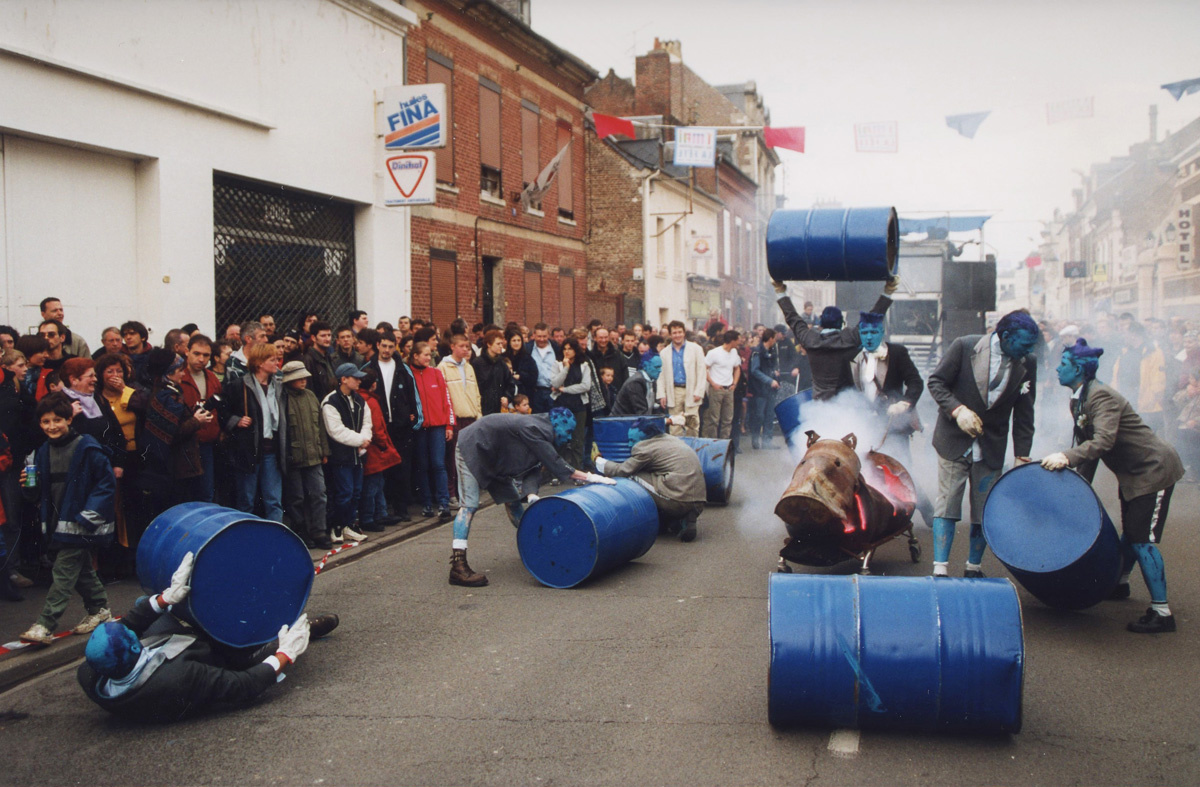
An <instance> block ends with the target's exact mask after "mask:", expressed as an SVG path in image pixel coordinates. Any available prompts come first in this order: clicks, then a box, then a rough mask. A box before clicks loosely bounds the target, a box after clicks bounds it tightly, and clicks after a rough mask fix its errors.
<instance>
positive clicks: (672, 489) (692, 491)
mask: <svg viewBox="0 0 1200 787" xmlns="http://www.w3.org/2000/svg"><path fill="white" fill-rule="evenodd" d="M604 474H605V475H608V476H614V477H616V478H630V477H633V476H637V477H638V478H641V479H643V480H644V481H646V483H648V484H650V485H651V486H652V487H653V488H654V493H655V494H656V495H659V496H660V497H665V498H666V499H667V500H674V501H676V502H679V503H703V502H704V501H705V500H707V499H708V490H707V487H706V486H705V485H704V468H702V467H701V466H700V458H699V457H698V456H696V452H695V450H693V449H692V448H691V447H689V446H688V444H687V443H685V442H683V441H682V440H680V439H679V438H678V437H675V436H674V435H669V434H661V435H655V436H654V437H648V438H646V439H645V440H643V441H641V442H640V443H637V444H636V445H634V446H633V450H632V451H630V454H629V458H628V459H626V460H625V461H624V462H621V463H620V464H618V463H617V462H608V463H607V464H605V465H604Z"/></svg>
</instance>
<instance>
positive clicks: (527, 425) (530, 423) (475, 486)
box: [450, 407, 616, 587]
mask: <svg viewBox="0 0 1200 787" xmlns="http://www.w3.org/2000/svg"><path fill="white" fill-rule="evenodd" d="M574 431H575V416H574V414H573V413H572V412H571V411H570V410H568V409H567V408H565V407H556V408H554V409H553V410H551V411H550V412H549V413H548V414H546V415H521V414H520V413H492V414H491V415H485V416H484V417H483V418H480V419H479V420H478V421H476V422H475V423H473V424H471V425H470V426H468V427H466V428H465V429H463V430H462V431H461V432H459V433H458V445H457V446H455V449H454V463H455V465H457V467H458V502H459V505H460V507H459V509H458V515H457V516H456V517H455V519H454V541H453V542H452V544H451V551H450V584H451V585H463V586H465V587H483V586H484V585H486V584H487V583H488V578H487V577H486V576H485V575H483V574H481V573H479V572H476V571H472V570H471V566H470V565H469V564H468V563H467V536H468V535H470V532H471V520H472V518H474V516H475V512H476V511H478V510H479V493H480V490H484V489H486V490H487V491H488V494H490V495H491V497H492V500H494V501H495V502H497V503H501V504H503V505H504V507H505V510H506V511H507V512H508V518H509V521H511V522H512V524H513V527H516V526H517V525H519V524H520V523H521V515H522V514H524V513H525V506H526V504H528V503H532V502H534V501H536V500H537V499H538V497H537V492H538V488H539V483H540V482H541V475H542V468H543V467H545V468H546V469H547V470H549V471H550V474H551V475H552V476H554V477H556V478H558V479H559V480H560V481H566V480H568V479H575V480H578V481H584V482H587V483H592V484H615V483H616V481H613V480H612V479H609V478H605V477H604V476H602V475H596V474H595V473H586V472H584V471H582V470H576V469H575V468H573V467H571V466H570V465H568V464H567V463H566V462H565V461H563V458H562V457H561V456H560V455H559V453H558V450H557V449H559V448H561V447H562V446H564V445H566V444H567V443H568V442H570V440H571V435H572V434H573V433H574Z"/></svg>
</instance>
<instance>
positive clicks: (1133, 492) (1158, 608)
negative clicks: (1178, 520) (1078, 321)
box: [1042, 339, 1183, 634]
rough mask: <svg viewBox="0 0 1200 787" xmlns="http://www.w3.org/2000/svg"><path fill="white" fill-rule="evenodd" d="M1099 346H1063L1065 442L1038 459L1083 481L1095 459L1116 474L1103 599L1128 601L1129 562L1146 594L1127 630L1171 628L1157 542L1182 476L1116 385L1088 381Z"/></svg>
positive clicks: (1169, 451)
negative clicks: (1116, 517)
mask: <svg viewBox="0 0 1200 787" xmlns="http://www.w3.org/2000/svg"><path fill="white" fill-rule="evenodd" d="M1103 354H1104V350H1103V349H1101V348H1099V347H1089V346H1088V343H1087V341H1086V340H1084V339H1077V340H1076V341H1075V344H1074V346H1072V347H1068V348H1067V349H1065V350H1063V354H1062V361H1061V362H1060V363H1059V364H1058V370H1057V371H1058V382H1059V384H1061V385H1064V386H1066V387H1067V388H1070V389H1071V391H1072V394H1071V418H1072V420H1073V421H1074V436H1073V439H1072V443H1073V445H1072V447H1071V448H1068V449H1067V450H1066V451H1060V452H1058V453H1054V454H1050V455H1049V456H1047V457H1046V458H1045V459H1043V460H1042V467H1044V468H1046V469H1047V470H1063V469H1065V468H1068V467H1073V468H1076V469H1077V470H1078V472H1079V474H1080V475H1081V476H1083V477H1084V478H1086V479H1087V480H1088V482H1089V483H1090V482H1091V481H1092V479H1093V478H1094V477H1095V475H1096V467H1097V465H1098V463H1099V462H1100V461H1103V462H1104V464H1105V465H1107V466H1108V469H1109V470H1112V472H1113V475H1115V476H1116V477H1117V484H1118V489H1119V492H1120V499H1121V530H1122V533H1121V552H1122V557H1123V559H1124V564H1123V565H1122V567H1121V580H1120V583H1119V584H1118V585H1117V587H1116V590H1114V591H1113V595H1112V596H1111V598H1114V599H1124V598H1129V596H1130V588H1129V576H1130V574H1131V573H1132V571H1133V566H1134V563H1136V564H1137V565H1138V566H1140V567H1141V570H1142V579H1143V580H1145V582H1146V589H1147V590H1149V591H1150V608H1149V609H1147V610H1146V614H1145V615H1143V616H1142V617H1140V618H1138V619H1137V620H1135V621H1133V622H1131V623H1130V624H1129V626H1128V629H1129V630H1130V631H1132V632H1134V633H1135V634H1158V633H1162V632H1170V631H1175V616H1174V615H1172V614H1171V608H1170V607H1169V606H1168V605H1167V575H1166V569H1165V568H1164V566H1163V558H1162V553H1161V552H1160V551H1159V548H1158V545H1159V544H1160V543H1161V542H1162V536H1163V528H1164V526H1165V525H1166V520H1167V510H1168V509H1169V508H1170V505H1171V493H1172V492H1173V491H1174V490H1175V484H1176V482H1178V481H1179V479H1181V478H1183V462H1182V461H1180V459H1179V454H1178V453H1176V452H1175V449H1174V448H1172V447H1171V446H1170V445H1168V444H1167V443H1166V442H1165V441H1163V440H1162V439H1161V438H1160V437H1159V436H1158V435H1157V434H1155V433H1154V430H1153V429H1151V428H1150V427H1149V426H1147V425H1146V422H1145V421H1143V420H1142V418H1141V416H1139V415H1138V414H1137V413H1136V412H1135V411H1134V409H1133V406H1132V405H1131V404H1130V403H1129V402H1128V401H1127V400H1126V399H1125V397H1123V396H1122V395H1121V394H1120V393H1118V392H1117V391H1116V389H1114V388H1112V387H1110V386H1108V385H1105V384H1104V383H1102V382H1100V381H1099V380H1097V379H1096V369H1097V367H1098V366H1099V363H1100V356H1101V355H1103Z"/></svg>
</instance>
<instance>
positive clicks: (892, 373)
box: [850, 312, 933, 527]
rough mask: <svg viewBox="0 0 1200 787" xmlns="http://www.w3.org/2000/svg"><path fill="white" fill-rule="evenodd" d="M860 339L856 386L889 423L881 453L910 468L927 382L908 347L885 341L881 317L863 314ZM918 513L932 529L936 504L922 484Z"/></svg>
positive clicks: (855, 363)
mask: <svg viewBox="0 0 1200 787" xmlns="http://www.w3.org/2000/svg"><path fill="white" fill-rule="evenodd" d="M858 338H859V341H860V342H861V349H860V350H859V353H858V355H856V356H855V357H854V359H853V360H852V361H851V362H850V373H851V376H852V378H853V379H854V387H855V388H857V389H858V390H859V391H861V392H862V394H863V396H864V397H866V399H867V401H868V402H870V403H871V404H872V405H873V406H874V407H875V412H876V413H877V414H878V415H879V417H880V418H881V419H883V420H885V421H886V424H887V432H888V434H887V438H886V440H885V443H884V447H883V448H881V449H880V450H882V451H883V453H885V454H888V455H889V456H892V457H893V458H895V459H896V460H898V461H899V462H900V464H902V465H904V466H905V467H906V468H909V467H911V466H912V449H911V447H910V443H911V440H912V434H913V432H915V431H917V429H919V428H920V426H921V422H920V420H919V419H918V418H917V413H916V411H915V410H914V409H913V408H915V407H916V405H917V401H918V400H919V399H920V398H921V394H923V393H924V392H925V382H924V381H923V380H922V379H921V373H920V372H918V371H917V365H916V364H915V363H913V360H912V357H911V356H909V354H908V348H907V347H905V346H904V345H902V344H897V343H895V342H885V341H884V330H883V315H882V314H877V313H875V312H860V313H859V317H858ZM915 480H916V479H914V482H915ZM917 510H919V511H920V512H921V516H922V517H923V518H924V519H925V524H927V525H929V526H931V527H932V525H933V503H932V502H930V500H929V498H928V497H927V496H926V495H925V493H924V491H922V489H921V487H920V485H918V486H917Z"/></svg>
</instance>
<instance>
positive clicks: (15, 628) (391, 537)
mask: <svg viewBox="0 0 1200 787" xmlns="http://www.w3.org/2000/svg"><path fill="white" fill-rule="evenodd" d="M481 503H482V504H483V505H482V506H481V510H482V509H483V508H486V507H487V506H490V505H491V504H492V503H491V500H490V498H485V500H483V501H481ZM443 524H444V525H445V526H447V527H448V526H450V525H451V524H452V523H451V522H446V523H439V522H438V521H437V517H430V518H417V519H416V520H414V521H413V522H408V523H405V524H404V525H402V526H399V527H389V528H388V529H387V530H386V531H385V532H383V533H370V534H368V535H369V538H368V539H367V540H366V541H364V542H362V543H360V544H359V545H358V546H354V547H349V548H345V549H342V550H341V551H340V552H338V553H337V554H335V555H330V556H329V559H328V560H327V561H326V563H325V566H324V568H323V569H322V570H321V573H322V574H323V573H325V572H326V571H331V570H333V569H335V568H337V567H338V566H340V565H343V564H346V563H352V562H354V561H355V560H358V559H359V558H362V557H365V556H366V555H369V554H371V553H372V552H376V551H378V550H380V549H383V548H384V547H387V546H390V545H392V544H397V543H400V542H401V541H406V540H408V539H410V538H413V537H415V536H419V535H421V534H422V533H426V532H428V531H430V530H433V529H434V528H437V527H442V526H443ZM447 548H449V543H447ZM310 554H311V555H312V557H313V565H314V566H316V565H317V564H318V563H320V562H321V559H322V558H324V557H325V553H324V552H323V551H321V550H312V551H311V552H310ZM317 581H318V582H320V581H321V579H320V575H319V574H318V575H317ZM105 589H106V590H107V591H108V603H109V607H110V608H111V609H112V611H113V614H114V615H121V614H124V613H125V611H126V610H128V609H129V608H130V607H131V606H133V602H134V601H136V600H137V598H138V596H141V595H143V591H142V589H141V588H140V587H139V586H138V583H137V582H135V581H133V580H124V581H118V582H112V583H110V584H108V585H105ZM46 590H47V587H46V586H44V585H40V584H39V585H34V586H33V587H31V588H26V589H25V590H24V591H23V593H24V594H25V600H24V601H18V602H14V601H3V602H0V693H2V692H5V691H8V690H9V689H11V688H13V687H15V686H18V685H20V684H21V683H24V682H25V681H27V680H30V679H32V678H35V677H37V676H39V675H44V674H45V673H47V672H50V671H51V670H55V669H58V668H59V667H62V666H63V665H65V664H70V663H71V662H73V661H76V660H77V659H82V658H83V649H84V647H85V646H86V645H87V638H86V637H78V636H74V635H68V636H65V637H62V638H60V639H59V640H57V641H56V642H55V643H54V644H53V645H46V646H41V645H31V646H28V647H16V648H14V645H20V644H21V643H19V641H18V639H17V638H18V637H19V636H20V635H21V632H23V631H25V630H26V629H27V628H29V627H30V626H31V625H32V624H33V623H34V622H35V621H36V620H37V616H38V613H40V612H41V610H42V603H43V602H44V601H45V599H46ZM84 614H85V610H84V608H83V603H82V602H81V601H80V600H79V597H78V596H72V598H71V602H70V604H69V605H68V606H67V611H66V612H65V613H63V616H62V619H61V623H60V625H59V632H63V631H69V630H70V628H71V627H72V626H74V625H75V624H76V623H78V622H79V621H80V620H81V619H82V618H83V617H84ZM6 648H14V649H13V650H11V652H7V653H5V652H3V650H4V649H6Z"/></svg>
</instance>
